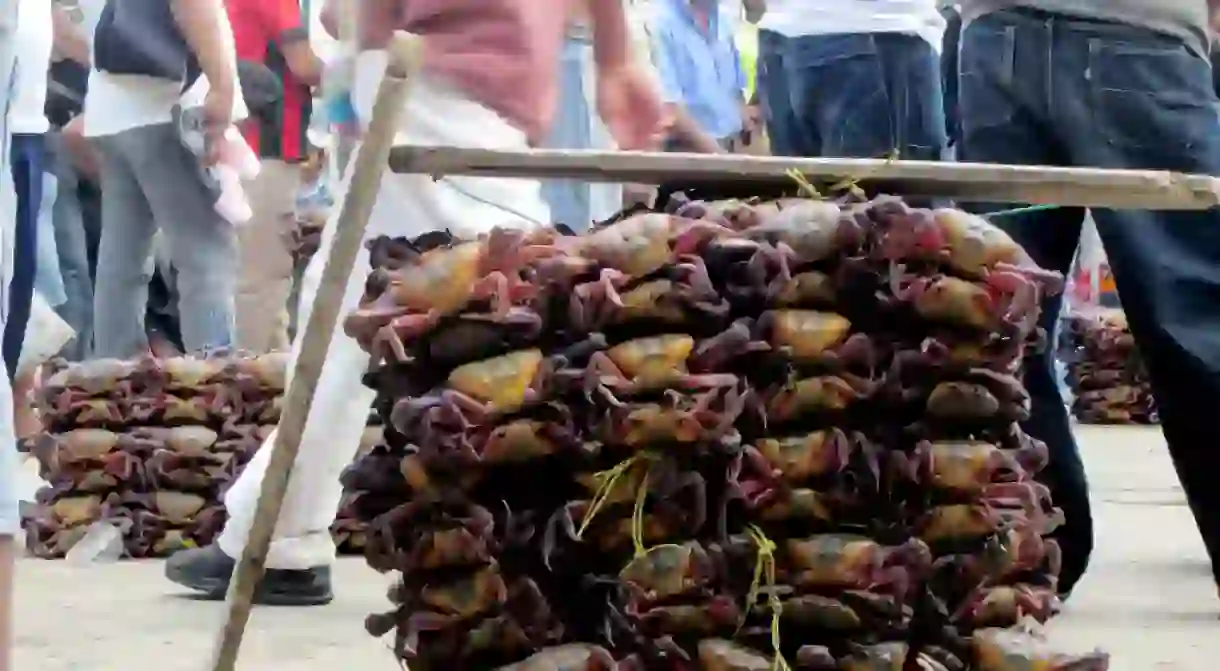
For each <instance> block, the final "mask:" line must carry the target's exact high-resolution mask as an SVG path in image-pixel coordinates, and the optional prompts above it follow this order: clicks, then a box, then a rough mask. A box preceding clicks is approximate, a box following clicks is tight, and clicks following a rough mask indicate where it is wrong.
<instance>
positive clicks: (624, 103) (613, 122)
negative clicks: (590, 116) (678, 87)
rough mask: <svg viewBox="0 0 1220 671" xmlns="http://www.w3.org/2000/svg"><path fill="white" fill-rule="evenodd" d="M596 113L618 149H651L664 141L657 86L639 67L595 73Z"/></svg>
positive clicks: (659, 96)
mask: <svg viewBox="0 0 1220 671" xmlns="http://www.w3.org/2000/svg"><path fill="white" fill-rule="evenodd" d="M597 111H598V113H599V114H600V115H601V118H602V122H603V123H605V124H606V129H607V130H609V131H610V135H611V137H613V138H614V141H615V142H616V143H617V144H618V148H619V149H625V150H634V149H651V148H654V147H657V146H659V145H660V144H661V140H662V139H664V137H665V126H666V123H665V114H664V111H663V106H662V105H661V94H660V91H659V90H658V88H657V83H656V82H655V81H654V80H653V78H652V77H650V76H649V75H648V73H647V72H646V71H645V70H644V69H643V68H641V67H639V66H638V65H635V64H624V65H621V66H616V67H603V68H601V69H600V70H599V71H598V73H597Z"/></svg>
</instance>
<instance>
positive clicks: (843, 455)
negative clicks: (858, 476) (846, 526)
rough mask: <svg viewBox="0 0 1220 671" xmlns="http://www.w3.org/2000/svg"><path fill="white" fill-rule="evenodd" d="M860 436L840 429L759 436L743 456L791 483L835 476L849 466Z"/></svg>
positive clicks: (860, 442)
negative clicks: (772, 436)
mask: <svg viewBox="0 0 1220 671" xmlns="http://www.w3.org/2000/svg"><path fill="white" fill-rule="evenodd" d="M864 448H865V443H864V440H863V437H862V436H859V435H854V436H852V437H848V435H847V434H846V433H844V432H843V431H842V430H840V429H824V430H820V431H813V432H811V433H807V434H804V435H797V436H788V437H782V438H780V437H776V438H760V439H758V440H755V441H754V444H753V445H752V446H747V448H746V450H745V458H746V459H749V460H753V461H754V462H755V465H756V466H757V468H759V469H760V470H764V471H772V470H774V472H776V474H777V475H778V476H779V478H781V479H782V480H783V481H785V482H787V483H788V484H789V485H791V486H794V487H796V486H800V485H802V484H808V483H810V482H812V481H816V480H820V479H822V478H826V477H830V476H837V475H838V474H840V473H842V472H843V471H845V470H846V469H847V468H848V465H849V464H850V462H851V458H852V455H853V454H855V453H857V452H859V451H862V450H863V449H864Z"/></svg>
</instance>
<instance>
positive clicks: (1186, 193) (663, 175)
mask: <svg viewBox="0 0 1220 671" xmlns="http://www.w3.org/2000/svg"><path fill="white" fill-rule="evenodd" d="M390 168H391V169H392V170H394V171H395V172H410V173H423V174H430V175H437V176H440V175H447V174H453V175H484V176H494V177H534V178H572V179H583V180H588V181H600V182H637V183H643V184H660V183H663V182H667V181H674V180H680V181H691V182H699V181H708V182H723V183H733V184H751V183H755V184H759V185H776V184H788V183H792V179H791V177H789V176H788V172H789V171H791V170H796V171H797V172H800V173H801V174H802V175H804V176H805V177H806V178H807V179H808V180H809V181H810V182H812V183H813V184H814V185H815V186H817V187H818V188H819V189H826V188H827V187H829V186H831V185H832V184H834V183H836V182H840V181H841V180H844V179H854V180H857V181H858V183H859V185H860V186H862V187H865V188H875V189H877V190H879V191H881V192H889V193H897V194H901V195H910V196H936V197H943V198H954V199H957V200H961V201H967V202H981V203H1029V204H1047V205H1069V206H1081V207H1112V208H1132V209H1182V210H1189V209H1207V208H1210V207H1215V206H1217V205H1220V179H1217V178H1215V177H1211V176H1208V175H1188V174H1183V173H1173V172H1166V171H1154V170H1102V169H1096V168H1057V167H1048V166H1023V165H992V164H984V163H951V162H939V161H889V160H884V159H844V158H786V157H771V156H742V155H727V154H725V155H720V154H718V155H706V154H680V153H666V154H657V153H649V152H614V151H609V152H607V151H573V150H545V149H531V150H527V151H493V150H486V149H463V148H455V147H395V148H394V150H393V151H392V152H391V154H390Z"/></svg>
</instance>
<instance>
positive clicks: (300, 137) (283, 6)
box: [225, 0, 312, 162]
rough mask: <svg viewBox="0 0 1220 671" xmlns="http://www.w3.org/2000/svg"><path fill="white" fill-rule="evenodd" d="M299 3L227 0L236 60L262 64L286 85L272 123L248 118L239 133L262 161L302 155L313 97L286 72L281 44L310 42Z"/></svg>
mask: <svg viewBox="0 0 1220 671" xmlns="http://www.w3.org/2000/svg"><path fill="white" fill-rule="evenodd" d="M297 2H298V0H225V7H226V8H227V9H228V11H229V23H231V24H233V39H234V44H235V46H236V47H237V57H238V58H239V59H241V60H246V61H253V62H255V63H262V64H263V65H266V66H267V67H268V68H270V69H271V71H272V72H274V73H276V74H277V75H279V77H280V81H282V82H283V83H284V99H283V102H282V103H281V105H280V110H279V113H278V114H275V115H274V116H275V117H276V118H274V119H251V120H250V121H248V122H246V123H244V124H242V134H243V135H245V137H246V142H249V143H250V147H251V148H253V149H254V151H255V153H257V154H258V155H259V156H262V157H263V158H276V159H282V160H285V161H290V162H296V161H301V160H304V158H305V154H306V151H305V149H306V140H305V132H306V130H307V129H308V128H309V114H310V108H311V102H312V99H311V97H310V94H309V88H308V87H307V86H305V85H304V84H302V83H301V82H299V81H297V79H296V78H295V77H293V76H292V72H291V71H290V70H289V69H288V63H287V62H286V61H285V60H284V56H283V53H282V52H281V50H280V47H281V45H284V44H288V43H291V42H294V41H296V40H304V39H308V37H309V36H308V33H307V32H306V29H305V23H304V19H303V18H302V17H301V7H300V5H298V4H297Z"/></svg>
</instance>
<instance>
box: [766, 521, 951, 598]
mask: <svg viewBox="0 0 1220 671" xmlns="http://www.w3.org/2000/svg"><path fill="white" fill-rule="evenodd" d="M784 557H786V559H787V563H786V568H787V570H788V571H789V572H790V573H791V574H792V582H793V584H795V585H804V586H810V587H817V588H822V587H841V588H845V589H869V588H871V587H873V586H875V585H878V584H880V583H882V582H884V581H885V580H886V578H887V576H886V569H887V568H889V567H891V566H901V565H903V564H906V565H907V566H909V567H910V568H913V569H922V568H923V567H924V566H926V565H930V564H931V553H930V552H929V551H928V548H927V547H926V546H923V544H922V543H918V542H917V541H916V542H915V544H914V545H911V546H909V547H903V548H889V547H886V546H883V545H881V544H879V543H877V542H876V541H874V540H872V539H871V538H867V537H865V536H856V535H852V534H835V533H827V534H817V535H814V536H811V537H809V538H805V539H789V540H788V541H787V542H786V543H785V544H784ZM908 557H909V561H904V560H906V559H907V558H908ZM894 560H900V561H897V562H896V561H894Z"/></svg>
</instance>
